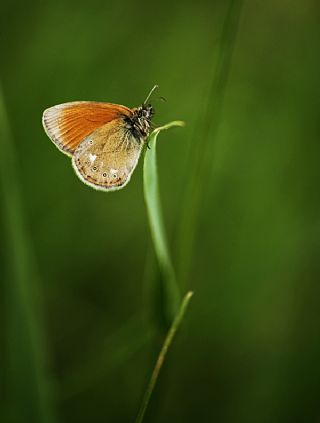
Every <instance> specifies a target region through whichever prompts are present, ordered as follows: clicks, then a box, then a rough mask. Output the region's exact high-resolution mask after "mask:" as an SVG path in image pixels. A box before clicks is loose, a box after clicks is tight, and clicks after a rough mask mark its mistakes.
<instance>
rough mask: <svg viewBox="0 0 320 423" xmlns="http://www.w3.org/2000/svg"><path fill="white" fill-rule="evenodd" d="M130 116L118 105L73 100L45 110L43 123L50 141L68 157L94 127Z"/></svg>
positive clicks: (128, 111)
mask: <svg viewBox="0 0 320 423" xmlns="http://www.w3.org/2000/svg"><path fill="white" fill-rule="evenodd" d="M131 114H132V111H131V109H129V108H128V107H125V106H121V105H119V104H112V103H99V102H93V101H75V102H71V103H64V104H59V105H57V106H53V107H50V108H49V109H47V110H45V111H44V113H43V118H42V122H43V126H44V129H45V131H46V133H47V135H48V136H49V138H50V139H51V140H52V141H53V142H54V143H55V144H56V146H57V147H58V148H59V149H60V150H61V151H62V152H64V153H66V154H68V155H70V156H71V155H72V154H73V153H74V151H75V150H76V148H77V147H78V145H79V144H80V143H81V142H82V141H83V140H84V138H85V137H87V136H88V135H89V134H91V133H92V132H93V131H95V130H96V129H97V128H100V127H101V126H103V125H105V124H107V123H108V122H111V121H113V120H114V119H119V118H120V117H130V116H131Z"/></svg>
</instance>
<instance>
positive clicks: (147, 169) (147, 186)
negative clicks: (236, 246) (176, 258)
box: [143, 121, 184, 324]
mask: <svg viewBox="0 0 320 423" xmlns="http://www.w3.org/2000/svg"><path fill="white" fill-rule="evenodd" d="M183 125H184V123H183V122H181V121H174V122H170V123H168V124H167V125H164V126H161V127H159V128H156V129H155V130H154V131H153V132H152V134H151V135H150V137H149V144H150V147H151V149H150V150H149V151H147V152H146V154H145V157H144V166H143V182H144V197H145V201H146V205H147V212H148V218H149V224H150V230H151V237H152V241H153V245H154V249H155V253H156V256H157V261H158V264H159V268H160V272H161V276H162V281H163V287H162V288H163V294H164V314H165V320H166V321H167V322H169V324H170V322H172V319H173V317H174V316H175V314H176V311H177V309H178V306H179V302H180V293H179V288H178V284H177V281H176V277H175V272H174V269H173V265H172V261H171V257H170V254H169V249H168V243H167V239H166V234H165V229H164V223H163V217H162V209H161V204H160V193H159V182H158V173H157V161H156V141H157V137H158V134H159V133H160V132H161V131H163V130H165V129H169V128H172V127H174V126H183Z"/></svg>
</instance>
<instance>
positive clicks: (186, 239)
mask: <svg viewBox="0 0 320 423" xmlns="http://www.w3.org/2000/svg"><path fill="white" fill-rule="evenodd" d="M242 4H243V0H229V5H228V9H227V12H226V17H225V20H224V24H223V28H222V34H221V38H220V42H219V46H218V52H217V57H216V61H215V66H214V67H213V73H212V78H211V81H210V85H209V87H208V97H207V105H206V108H205V110H204V111H202V112H201V115H202V119H201V124H200V126H199V129H198V131H197V133H196V139H195V140H194V142H193V143H192V145H193V146H194V149H193V150H192V157H191V160H192V165H191V164H190V166H189V168H190V169H193V174H192V175H191V177H190V178H189V181H190V182H189V184H188V187H187V193H186V204H185V206H184V207H183V210H182V219H181V224H180V230H179V249H178V254H179V259H178V275H179V281H180V282H181V284H182V286H184V285H185V284H186V282H187V280H188V278H189V275H190V270H191V263H192V253H193V245H194V241H195V236H196V232H197V222H198V221H199V213H200V209H201V203H202V201H203V200H204V196H205V194H206V193H207V190H208V185H210V184H208V183H209V182H210V181H211V180H212V169H213V164H214V156H215V149H216V142H217V137H218V130H219V126H220V122H221V115H222V109H223V103H224V97H225V92H226V86H227V81H228V77H229V71H230V65H231V59H232V53H233V50H234V45H235V40H236V35H237V31H238V26H239V21H240V16H241V10H242Z"/></svg>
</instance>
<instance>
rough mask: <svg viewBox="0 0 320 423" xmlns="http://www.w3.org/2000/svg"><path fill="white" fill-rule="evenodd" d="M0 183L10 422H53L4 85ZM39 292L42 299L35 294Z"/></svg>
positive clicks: (0, 106)
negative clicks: (4, 264)
mask: <svg viewBox="0 0 320 423" xmlns="http://www.w3.org/2000/svg"><path fill="white" fill-rule="evenodd" d="M0 140H1V156H0V183H1V194H2V207H3V218H4V226H5V230H6V241H7V245H6V248H5V250H4V251H5V254H6V270H5V277H4V279H5V281H4V282H5V284H4V289H5V294H6V303H5V312H4V314H5V331H6V334H5V338H6V358H7V361H8V362H7V365H6V395H8V398H9V403H10V409H9V410H8V414H9V415H10V417H9V418H8V419H7V421H9V420H10V421H12V422H21V421H25V422H34V423H52V422H54V421H55V418H54V415H53V409H52V403H51V395H50V394H51V392H50V390H51V385H50V380H49V377H48V374H47V368H46V364H47V359H46V351H45V350H46V348H45V341H44V336H43V328H42V325H41V313H38V312H39V306H41V304H39V289H38V287H37V282H38V277H37V272H36V270H35V265H34V257H33V254H32V245H31V244H32V243H31V241H30V239H29V236H28V231H27V230H26V224H25V222H24V216H23V205H22V200H21V192H20V186H19V180H18V178H17V174H16V173H17V172H16V158H15V151H14V148H13V141H12V136H11V131H10V128H9V122H8V118H7V113H6V108H5V103H4V98H3V94H2V90H1V85H0ZM36 297H37V298H36Z"/></svg>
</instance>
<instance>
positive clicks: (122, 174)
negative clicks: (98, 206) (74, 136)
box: [72, 118, 143, 191]
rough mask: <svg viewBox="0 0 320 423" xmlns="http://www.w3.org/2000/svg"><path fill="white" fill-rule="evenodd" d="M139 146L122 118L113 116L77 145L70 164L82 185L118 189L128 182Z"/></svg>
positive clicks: (106, 189)
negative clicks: (113, 117) (111, 119)
mask: <svg viewBox="0 0 320 423" xmlns="http://www.w3.org/2000/svg"><path fill="white" fill-rule="evenodd" d="M142 146H143V143H142V142H140V141H139V139H137V138H135V137H134V136H133V135H132V132H131V131H130V129H129V128H128V127H127V126H126V122H125V120H124V119H123V118H119V119H114V120H113V121H111V122H109V123H107V124H105V125H104V126H102V127H101V128H98V129H96V130H95V131H94V132H93V133H92V134H90V135H89V136H87V137H86V138H85V139H84V140H83V141H82V142H81V143H80V144H79V146H78V147H77V148H76V150H75V152H74V155H73V157H72V164H73V167H74V169H75V171H76V173H77V175H78V176H79V178H80V179H81V180H82V181H83V182H84V183H85V184H87V185H89V186H91V187H93V188H95V189H98V190H102V191H111V190H115V189H120V188H122V187H124V186H125V185H126V184H127V183H128V182H129V180H130V177H131V175H132V172H133V171H134V169H135V167H136V165H137V163H138V159H139V156H140V154H141V150H142Z"/></svg>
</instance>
